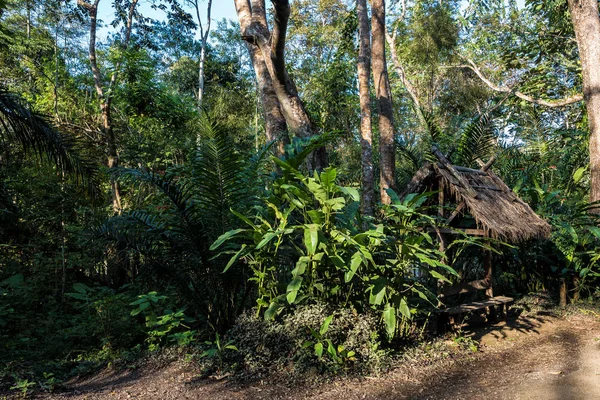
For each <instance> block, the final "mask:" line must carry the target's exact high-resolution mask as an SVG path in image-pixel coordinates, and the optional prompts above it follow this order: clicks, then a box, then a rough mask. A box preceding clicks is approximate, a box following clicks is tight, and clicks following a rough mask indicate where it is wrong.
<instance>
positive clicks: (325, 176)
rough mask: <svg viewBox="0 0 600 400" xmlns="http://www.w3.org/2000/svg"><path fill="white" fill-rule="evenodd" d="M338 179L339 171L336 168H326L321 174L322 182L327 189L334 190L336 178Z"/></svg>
mask: <svg viewBox="0 0 600 400" xmlns="http://www.w3.org/2000/svg"><path fill="white" fill-rule="evenodd" d="M336 177H337V170H336V169H335V168H331V167H329V168H325V170H324V171H323V172H321V176H320V180H321V183H323V186H325V187H326V188H327V189H330V190H331V189H332V188H333V187H334V186H335V178H336Z"/></svg>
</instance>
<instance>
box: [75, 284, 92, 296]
mask: <svg viewBox="0 0 600 400" xmlns="http://www.w3.org/2000/svg"><path fill="white" fill-rule="evenodd" d="M73 290H75V291H76V292H78V293H82V294H85V293H87V291H88V290H90V288H89V287H88V286H87V285H85V284H83V283H79V282H77V283H74V284H73Z"/></svg>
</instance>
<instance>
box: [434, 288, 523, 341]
mask: <svg viewBox="0 0 600 400" xmlns="http://www.w3.org/2000/svg"><path fill="white" fill-rule="evenodd" d="M513 301H514V299H513V298H512V297H506V296H496V297H490V298H489V299H486V300H483V301H473V302H471V303H465V304H461V305H459V306H456V307H451V308H446V309H441V310H438V311H437V314H438V318H437V324H436V325H437V332H438V333H444V332H446V331H447V330H448V329H457V328H458V327H459V326H460V325H461V324H462V317H463V314H466V313H469V312H473V311H477V310H486V315H487V320H488V321H492V322H498V321H499V320H501V319H505V318H506V314H507V312H508V305H509V304H510V303H512V302H513Z"/></svg>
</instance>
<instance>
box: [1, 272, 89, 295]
mask: <svg viewBox="0 0 600 400" xmlns="http://www.w3.org/2000/svg"><path fill="white" fill-rule="evenodd" d="M23 280H24V278H23V274H16V275H13V276H11V277H9V278H6V279H5V280H3V281H2V282H0V284H1V285H3V286H4V285H5V286H8V287H11V288H18V287H19V286H21V284H22V283H23ZM75 285H78V284H77V283H76V284H75ZM75 285H73V289H75ZM79 285H83V283H79ZM83 286H85V285H83ZM85 287H86V288H87V286H85ZM75 290H76V291H78V292H79V290H77V289H75ZM80 293H81V292H80ZM83 293H85V291H84V292H83Z"/></svg>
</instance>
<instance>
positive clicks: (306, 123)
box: [234, 0, 327, 170]
mask: <svg viewBox="0 0 600 400" xmlns="http://www.w3.org/2000/svg"><path fill="white" fill-rule="evenodd" d="M234 1H235V6H236V10H237V14H238V17H239V19H240V29H241V32H242V39H244V40H246V41H247V42H248V43H249V44H250V45H252V46H256V47H257V48H258V49H259V51H260V53H261V55H262V60H263V62H264V67H265V68H266V71H267V72H268V74H269V76H270V78H271V85H270V86H271V88H270V89H269V90H273V92H274V93H275V95H276V96H277V101H278V102H279V108H280V110H281V114H282V115H283V117H284V118H285V122H286V124H287V127H288V128H289V129H290V131H291V132H292V133H293V134H294V135H296V136H298V137H301V138H308V137H311V136H313V135H314V134H315V131H316V129H315V126H314V125H313V123H312V121H311V119H310V117H309V115H308V112H307V111H306V109H305V107H304V104H303V103H302V100H301V99H300V96H299V95H298V90H297V88H296V85H295V84H294V82H293V81H292V79H291V78H290V77H289V75H288V72H287V69H286V66H285V35H286V32H287V24H288V20H289V16H290V4H289V0H272V3H273V6H274V9H275V15H274V25H273V32H270V31H269V27H268V24H267V16H266V10H265V1H264V0H252V1H251V2H250V0H234ZM251 54H252V52H251ZM255 59H256V58H255ZM253 61H254V60H253ZM254 68H255V71H256V72H257V76H258V71H257V65H256V64H255V65H254ZM259 68H261V66H259ZM259 82H260V81H259ZM263 82H265V83H267V82H266V81H263ZM326 165H327V154H326V152H325V149H324V148H322V149H320V150H318V151H315V152H314V153H313V155H312V156H311V157H309V160H308V168H309V170H320V169H323V168H325V167H326Z"/></svg>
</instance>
